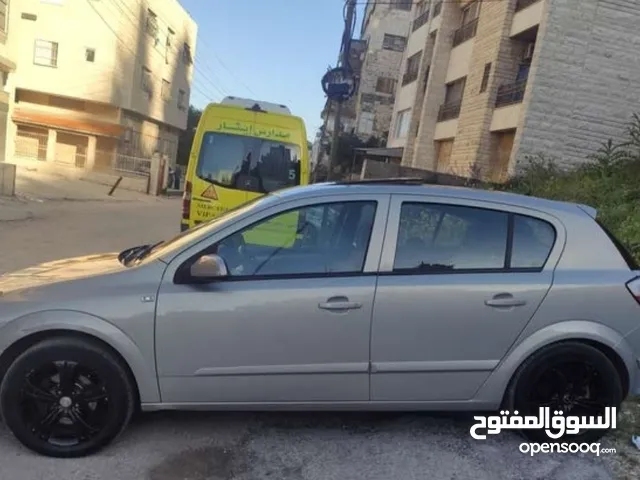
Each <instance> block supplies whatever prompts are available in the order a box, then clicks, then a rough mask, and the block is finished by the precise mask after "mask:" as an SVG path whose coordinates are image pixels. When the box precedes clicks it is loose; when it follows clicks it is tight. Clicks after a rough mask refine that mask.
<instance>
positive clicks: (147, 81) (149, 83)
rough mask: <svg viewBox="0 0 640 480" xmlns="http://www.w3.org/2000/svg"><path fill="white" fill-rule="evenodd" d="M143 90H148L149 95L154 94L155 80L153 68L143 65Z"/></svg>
mask: <svg viewBox="0 0 640 480" xmlns="http://www.w3.org/2000/svg"><path fill="white" fill-rule="evenodd" d="M140 86H141V87H142V90H143V91H145V92H147V93H148V94H149V96H151V95H152V94H153V80H152V79H151V70H150V69H148V68H147V67H142V83H141V85H140Z"/></svg>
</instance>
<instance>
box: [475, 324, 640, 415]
mask: <svg viewBox="0 0 640 480" xmlns="http://www.w3.org/2000/svg"><path fill="white" fill-rule="evenodd" d="M523 336H524V340H522V341H521V342H520V343H516V344H515V345H514V346H513V347H512V348H511V349H510V351H509V352H508V353H507V354H506V355H505V357H504V358H503V359H502V361H501V362H500V363H499V364H498V366H497V367H496V369H495V370H494V371H493V373H492V374H491V375H489V377H488V378H487V380H485V382H484V384H483V385H482V386H481V387H480V389H479V390H478V392H477V393H476V397H475V399H474V400H475V401H478V402H483V403H485V402H486V403H488V404H491V405H495V407H496V408H498V407H499V406H500V404H501V403H502V399H503V396H504V393H505V391H506V389H507V387H508V385H509V381H510V380H511V378H512V377H513V374H514V373H515V372H516V370H517V369H518V367H519V366H520V365H521V364H522V362H524V361H525V360H526V359H527V358H529V357H530V356H531V355H532V354H533V353H535V352H536V351H538V350H540V349H541V348H543V347H545V346H547V345H551V344H553V343H558V342H562V341H567V340H578V341H580V340H590V341H594V342H598V343H601V344H603V345H606V346H607V347H610V348H611V349H612V350H614V351H615V352H616V353H617V354H618V355H619V356H620V358H621V359H622V361H623V362H624V364H625V365H626V367H627V371H628V372H629V375H631V376H633V374H634V372H635V371H636V368H635V361H634V355H633V350H632V349H631V347H630V345H629V344H628V342H627V341H626V340H625V339H624V337H623V336H622V335H621V334H620V333H619V332H617V331H616V330H613V329H612V328H610V327H607V326H606V325H603V324H601V323H598V322H595V321H592V320H575V319H574V320H566V321H561V322H557V323H554V324H552V325H548V326H546V327H544V328H541V329H540V330H538V331H536V332H535V333H533V334H530V335H526V336H525V335H524V334H523ZM629 380H630V382H632V381H633V378H630V379H629ZM631 384H632V383H631Z"/></svg>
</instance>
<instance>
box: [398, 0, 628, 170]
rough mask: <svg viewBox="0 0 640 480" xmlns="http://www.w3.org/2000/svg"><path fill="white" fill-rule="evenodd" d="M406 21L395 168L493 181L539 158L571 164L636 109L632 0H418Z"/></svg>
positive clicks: (621, 127)
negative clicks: (399, 163) (399, 157)
mask: <svg viewBox="0 0 640 480" xmlns="http://www.w3.org/2000/svg"><path fill="white" fill-rule="evenodd" d="M413 18H414V23H413V26H412V33H411V35H410V37H409V40H408V45H409V47H408V48H407V54H406V56H405V59H404V61H403V77H402V83H401V85H400V86H399V89H398V93H397V101H396V105H395V107H394V120H393V121H394V124H393V128H392V132H391V135H390V138H389V143H388V144H389V145H390V146H401V147H402V148H403V158H402V164H403V165H407V166H412V167H417V168H423V169H428V170H437V171H440V172H445V173H453V174H457V175H464V176H479V177H481V178H484V179H487V180H492V181H504V180H505V179H507V178H508V177H509V176H510V175H512V174H514V173H515V172H517V171H518V170H519V169H520V168H521V167H522V166H523V165H526V164H527V162H528V161H529V159H530V158H532V157H537V156H544V157H546V158H548V159H550V160H552V161H555V162H557V163H558V164H559V165H560V166H562V167H570V166H572V165H577V164H579V163H581V162H584V161H585V160H587V158H588V156H589V155H590V154H592V153H593V152H595V151H596V150H597V148H598V147H599V146H600V144H601V143H602V142H605V141H606V140H608V139H609V138H612V139H614V140H617V139H621V138H622V137H623V135H624V134H625V131H626V126H627V123H628V121H629V120H630V118H631V115H632V114H633V113H634V112H637V111H639V110H640V100H639V99H640V84H639V83H638V82H636V81H635V79H637V78H638V76H639V74H640V55H639V54H638V48H637V45H638V44H640V30H638V29H637V25H638V24H640V5H639V4H638V3H637V2H636V1H634V0H618V1H616V2H612V1H607V0H504V1H480V0H460V1H458V2H455V1H444V2H442V1H437V0H431V1H430V0H424V1H422V2H419V3H417V4H416V5H414V8H413ZM418 53H419V55H418ZM417 58H419V59H417ZM412 59H416V60H412ZM416 72H417V73H416Z"/></svg>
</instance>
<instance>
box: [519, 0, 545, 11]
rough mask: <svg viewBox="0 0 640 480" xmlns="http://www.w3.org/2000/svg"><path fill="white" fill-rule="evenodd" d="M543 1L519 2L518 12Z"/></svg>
mask: <svg viewBox="0 0 640 480" xmlns="http://www.w3.org/2000/svg"><path fill="white" fill-rule="evenodd" d="M540 1H541V0H518V1H517V2H516V12H519V11H520V10H524V9H525V8H527V7H530V6H531V5H533V4H534V3H536V2H540Z"/></svg>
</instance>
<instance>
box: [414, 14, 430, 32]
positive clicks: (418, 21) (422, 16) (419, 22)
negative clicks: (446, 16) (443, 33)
mask: <svg viewBox="0 0 640 480" xmlns="http://www.w3.org/2000/svg"><path fill="white" fill-rule="evenodd" d="M428 21H429V10H426V11H425V12H424V13H422V14H420V16H418V17H417V18H416V19H415V20H414V21H413V27H412V29H411V31H412V32H415V31H416V30H418V29H419V28H420V27H421V26H423V25H424V24H425V23H427V22H428Z"/></svg>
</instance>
